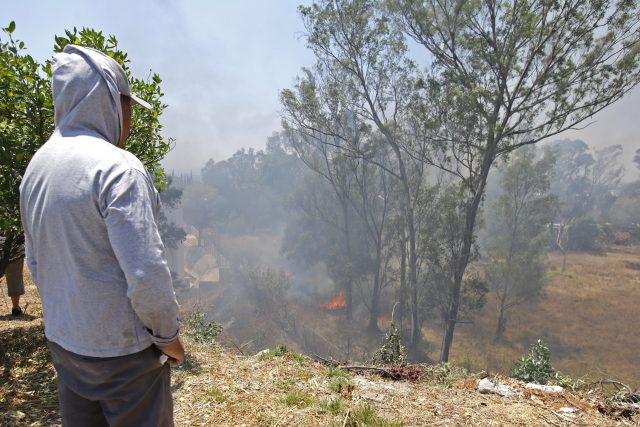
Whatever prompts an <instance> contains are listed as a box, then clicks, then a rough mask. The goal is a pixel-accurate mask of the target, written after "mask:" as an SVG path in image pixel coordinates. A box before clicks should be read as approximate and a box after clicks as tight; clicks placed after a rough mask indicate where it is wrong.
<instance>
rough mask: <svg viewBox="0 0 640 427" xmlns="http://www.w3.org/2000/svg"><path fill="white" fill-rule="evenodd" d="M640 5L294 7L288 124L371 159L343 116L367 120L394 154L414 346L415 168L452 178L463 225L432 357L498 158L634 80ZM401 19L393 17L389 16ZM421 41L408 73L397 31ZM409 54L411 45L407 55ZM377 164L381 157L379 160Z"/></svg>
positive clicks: (454, 310) (449, 329)
mask: <svg viewBox="0 0 640 427" xmlns="http://www.w3.org/2000/svg"><path fill="white" fill-rule="evenodd" d="M638 8H639V6H638V4H637V2H615V3H614V2H613V1H604V2H582V1H579V0H572V1H569V2H563V3H557V2H556V3H554V2H551V3H550V2H537V1H534V2H524V3H522V2H512V1H501V2H485V1H479V2H440V1H427V2H415V1H411V0H389V1H386V2H381V1H375V0H341V1H329V0H321V1H317V2H315V3H313V4H312V5H311V6H308V7H302V8H300V12H301V15H302V19H303V22H304V24H305V29H306V36H307V42H308V44H309V48H310V49H311V50H312V51H313V52H314V54H315V55H316V58H317V63H316V65H315V67H314V68H313V69H310V70H304V72H303V77H302V78H301V79H300V81H299V82H298V85H297V86H296V88H295V89H294V90H285V91H283V92H282V102H283V105H284V107H285V121H286V123H287V124H289V125H290V126H291V127H292V128H295V129H297V130H298V131H299V132H301V133H306V134H308V135H315V134H317V133H320V134H323V135H324V136H327V137H329V139H328V141H327V143H329V144H333V145H334V146H336V147H339V148H340V149H341V150H344V151H345V152H346V153H347V155H349V156H360V157H362V158H364V159H367V161H370V162H372V163H374V164H376V161H375V159H372V158H371V157H370V156H369V153H368V151H367V148H368V146H367V145H364V146H355V145H353V144H350V143H349V142H350V138H349V133H348V132H347V133H345V132H344V129H343V128H342V127H341V126H340V123H341V122H342V121H341V120H340V118H341V117H342V115H343V114H345V113H353V114H355V115H356V117H357V118H358V120H359V121H360V122H361V124H360V125H359V126H357V128H366V127H367V126H375V127H376V128H377V129H378V130H379V131H380V133H381V134H382V135H383V136H384V141H385V143H386V144H388V146H389V147H390V151H391V152H392V153H393V154H394V156H393V159H394V164H393V167H392V168H391V170H390V171H389V172H391V173H394V174H395V176H396V177H397V179H398V180H399V181H400V183H401V185H400V188H401V191H400V195H401V197H399V202H400V203H399V207H400V211H401V212H402V218H403V221H404V224H403V225H404V227H406V230H405V231H406V236H407V242H408V257H407V260H408V263H407V264H408V272H409V284H410V286H409V287H410V292H409V293H410V295H411V299H412V303H411V306H412V307H411V311H412V334H411V344H412V346H413V345H415V344H416V343H417V339H418V337H419V332H418V330H419V328H418V326H419V322H418V314H417V305H418V270H419V268H418V258H419V256H418V253H419V252H418V246H417V240H418V231H417V229H416V227H417V221H416V215H415V212H416V209H419V207H418V206H417V203H416V201H417V197H418V195H419V194H420V190H417V189H416V185H420V183H422V182H423V180H422V178H416V177H415V176H413V175H412V172H413V171H416V170H424V167H422V168H421V167H415V168H413V167H411V168H410V167H409V166H408V165H409V164H411V163H413V162H416V163H418V164H422V165H431V166H435V167H437V168H439V169H441V170H443V171H446V172H447V173H449V174H451V176H452V177H453V178H454V179H456V180H458V182H459V183H460V185H461V187H460V193H461V194H462V200H463V202H462V206H463V212H462V214H461V217H462V218H464V227H463V229H462V233H461V240H460V242H461V246H460V249H459V250H458V251H457V255H456V259H455V260H454V261H453V262H452V265H453V267H454V271H453V277H454V280H453V285H452V286H451V287H450V289H449V292H450V295H449V301H450V306H449V309H448V314H447V316H446V318H447V319H448V320H447V325H446V328H445V337H444V340H443V346H442V351H441V355H440V360H441V361H447V360H448V358H449V350H450V348H451V344H452V342H453V334H454V330H455V326H456V323H457V321H458V320H459V316H458V314H459V309H460V303H461V292H462V285H463V278H464V275H465V271H466V268H467V266H468V264H469V262H470V261H471V260H472V259H473V247H474V240H475V232H476V230H477V226H478V224H477V217H478V213H479V212H480V208H481V204H482V200H483V198H484V191H485V187H486V182H487V177H488V175H489V172H490V170H491V168H492V166H493V163H494V162H495V160H496V159H497V158H498V157H500V156H502V155H505V154H507V153H509V152H511V151H513V150H515V149H517V148H519V147H522V146H525V145H528V144H534V143H537V142H539V141H542V140H543V139H545V138H549V137H551V136H554V135H557V134H559V133H561V132H563V131H565V130H567V129H570V128H572V127H575V126H576V125H578V124H580V123H582V122H583V121H584V120H587V119H588V118H590V117H591V116H592V115H593V114H595V113H597V112H598V111H600V110H601V109H603V108H605V107H606V106H608V105H610V104H611V103H613V102H615V101H617V100H618V99H620V98H621V97H622V96H623V95H624V94H625V93H627V92H628V91H629V90H631V89H632V88H633V87H634V86H635V85H636V84H637V83H638V81H639V79H640V67H639V63H638V58H639V56H640V43H639V41H638V26H639V20H640V18H639V17H640V13H638ZM395 24H397V26H396V25H395ZM406 37H410V38H412V39H413V40H414V41H415V42H416V43H417V44H418V45H419V46H421V47H423V48H424V49H425V50H424V52H425V56H424V57H422V58H421V61H420V62H421V63H424V64H427V66H426V67H425V70H424V71H423V72H418V71H417V70H416V67H415V66H414V64H415V62H417V61H411V60H409V59H407V57H408V55H409V53H408V51H407V49H406V43H405V38H406ZM413 52H415V50H414V51H412V52H411V53H413ZM378 166H379V167H383V165H378Z"/></svg>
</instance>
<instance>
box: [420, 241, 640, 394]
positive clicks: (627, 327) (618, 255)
mask: <svg viewBox="0 0 640 427" xmlns="http://www.w3.org/2000/svg"><path fill="white" fill-rule="evenodd" d="M639 257H640V247H616V248H613V250H611V251H610V252H608V253H606V254H604V255H594V254H584V253H572V254H569V256H568V259H567V271H565V272H562V271H561V270H560V267H561V265H562V258H561V256H560V255H559V254H551V256H550V264H551V267H552V268H551V271H550V273H549V279H550V282H549V285H548V287H547V288H546V297H545V298H543V299H542V300H541V301H540V302H538V303H536V304H532V305H530V306H523V307H521V308H519V309H516V310H514V313H513V314H511V317H510V319H509V323H508V325H507V333H506V339H507V340H506V342H504V343H500V344H494V343H493V342H492V337H493V333H494V331H495V326H496V321H497V310H496V304H495V300H493V299H492V298H489V300H488V303H487V306H486V307H485V310H484V312H483V313H482V315H480V316H478V318H477V319H476V322H475V324H474V325H461V326H460V327H459V328H458V329H456V336H455V339H454V344H453V348H452V361H453V362H454V363H455V364H459V365H463V366H467V367H469V368H471V369H486V368H488V369H491V370H492V371H497V372H502V373H508V372H509V370H510V369H511V367H512V366H513V363H514V361H515V360H516V359H517V358H518V357H520V356H521V355H523V354H524V353H525V352H526V350H527V348H528V346H529V345H530V344H532V343H533V342H535V340H536V339H538V338H542V339H544V340H545V341H546V342H547V343H548V344H549V346H550V348H551V355H552V362H553V364H554V367H555V368H556V369H558V370H560V371H562V372H563V373H565V374H568V375H570V376H572V377H574V378H578V377H583V376H584V377H586V378H589V379H590V380H597V379H603V378H609V379H618V380H620V381H622V382H624V383H627V384H629V385H630V386H632V387H634V388H639V387H640V370H639V369H638V362H639V361H640V358H639V357H638V354H639V352H640V334H638V332H637V330H638V329H637V328H638V327H637V321H638V305H640V270H636V269H633V268H630V267H633V263H637V262H638V258H639ZM427 334H428V336H429V338H430V340H431V342H439V340H440V331H439V330H428V331H427ZM586 378H585V379H586Z"/></svg>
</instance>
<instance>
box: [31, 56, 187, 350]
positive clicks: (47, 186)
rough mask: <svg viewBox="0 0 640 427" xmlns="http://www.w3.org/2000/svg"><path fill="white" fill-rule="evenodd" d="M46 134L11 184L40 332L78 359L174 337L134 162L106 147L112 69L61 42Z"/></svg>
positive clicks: (122, 86)
mask: <svg viewBox="0 0 640 427" xmlns="http://www.w3.org/2000/svg"><path fill="white" fill-rule="evenodd" d="M51 69H52V74H53V77H52V89H53V99H54V106H55V131H54V133H53V135H52V136H51V138H50V139H49V140H48V141H47V142H46V143H45V144H44V145H43V146H42V147H41V148H40V149H39V150H38V151H37V152H36V154H35V155H34V156H33V159H32V160H31V162H30V163H29V166H28V167H27V170H26V172H25V175H24V177H23V179H22V184H21V186H20V210H21V216H22V224H23V226H24V230H25V249H26V256H27V264H28V266H29V269H30V270H31V274H32V277H33V280H34V282H35V283H36V285H37V287H38V290H39V291H40V297H41V299H42V310H43V316H44V324H45V334H46V336H47V338H48V339H49V340H51V341H53V342H55V343H57V344H58V345H60V346H62V347H63V348H64V349H66V350H68V351H71V352H73V353H77V354H80V355H85V356H93V357H113V356H123V355H126V354H131V353H135V352H137V351H140V350H143V349H145V348H147V347H148V346H150V345H151V344H152V343H155V344H166V343H170V342H172V341H173V340H175V338H176V337H177V335H178V305H177V302H176V298H175V294H174V291H173V287H172V282H171V275H170V273H169V269H168V267H167V263H166V260H165V257H164V246H163V244H162V241H161V239H160V235H159V233H158V227H157V225H156V219H157V214H158V209H159V206H160V199H159V196H158V193H157V191H156V190H155V188H154V187H153V182H152V179H151V177H150V176H149V174H148V172H147V171H146V169H145V168H144V166H143V165H142V163H141V162H140V161H139V160H138V159H137V158H136V157H135V156H133V155H132V154H131V153H128V152H126V151H124V150H121V149H119V148H118V147H117V146H116V145H117V143H118V141H119V140H120V134H121V132H122V111H121V107H120V94H121V93H122V94H129V93H130V92H129V87H128V83H127V80H126V76H125V74H124V71H123V70H122V68H121V67H120V66H119V65H118V64H117V63H116V62H115V61H114V60H113V59H111V58H109V57H107V56H106V55H103V54H102V53H100V52H98V51H95V50H93V49H87V48H82V47H78V46H72V45H69V46H66V47H65V49H64V51H63V52H62V53H59V54H57V55H55V57H54V60H53V64H52V67H51Z"/></svg>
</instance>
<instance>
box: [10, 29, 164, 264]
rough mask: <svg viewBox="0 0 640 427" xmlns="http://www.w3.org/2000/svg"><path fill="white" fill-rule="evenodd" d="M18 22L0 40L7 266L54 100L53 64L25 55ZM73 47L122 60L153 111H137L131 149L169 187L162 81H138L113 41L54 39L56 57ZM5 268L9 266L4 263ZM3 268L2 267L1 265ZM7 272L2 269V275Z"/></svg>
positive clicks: (86, 34) (76, 35) (82, 35)
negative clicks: (29, 172) (22, 196)
mask: <svg viewBox="0 0 640 427" xmlns="http://www.w3.org/2000/svg"><path fill="white" fill-rule="evenodd" d="M15 28H16V25H15V23H14V22H11V23H10V24H9V26H7V27H6V28H4V29H3V31H2V32H3V34H2V35H0V200H2V204H1V205H0V230H1V234H3V235H5V236H6V237H7V239H6V240H5V241H4V244H3V250H2V253H3V257H2V258H3V260H6V259H8V257H11V256H13V255H14V254H15V253H16V251H17V250H18V248H19V246H20V243H21V241H22V226H21V224H20V209H19V186H20V180H21V177H22V174H23V173H24V170H25V169H26V166H27V164H28V163H29V161H30V160H31V157H32V156H33V154H34V153H35V152H36V150H37V149H38V148H39V147H40V146H41V145H42V144H44V143H45V142H46V140H47V139H48V138H49V136H50V135H51V133H52V131H53V126H54V124H53V100H52V95H51V85H50V81H49V77H50V75H51V71H50V62H49V61H47V62H44V63H39V62H38V61H37V60H36V59H34V58H33V57H31V56H30V55H28V54H27V53H26V47H25V45H24V43H23V42H21V41H19V40H16V39H14V37H13V33H14V30H15ZM68 43H74V44H79V45H82V46H88V47H92V48H95V49H98V50H101V51H103V52H105V53H106V54H108V55H109V56H111V57H113V58H114V59H115V60H117V61H118V62H119V63H120V64H121V65H122V66H123V68H124V69H125V71H126V73H127V76H128V77H129V81H130V85H131V90H132V91H133V92H134V93H136V94H138V95H139V96H141V97H142V98H144V99H145V100H147V101H148V102H149V103H150V104H151V105H152V106H153V110H152V111H147V110H145V109H142V108H134V109H133V118H132V130H131V135H130V137H129V139H128V140H127V149H128V150H129V151H131V152H132V153H133V154H135V155H136V156H137V157H138V158H140V160H141V161H142V162H143V163H144V164H145V166H146V167H147V168H148V169H149V170H150V171H151V173H152V174H153V175H154V177H155V180H156V185H157V186H158V187H159V188H162V187H163V186H164V185H165V183H166V180H165V176H164V171H163V170H162V168H161V167H160V160H161V159H162V158H163V157H164V156H165V155H166V154H167V152H168V151H169V149H170V148H171V144H172V143H173V140H171V139H168V140H167V139H165V138H164V137H163V136H162V135H161V133H160V132H161V130H162V125H161V124H160V121H159V118H160V116H161V115H162V112H163V111H164V109H165V107H166V105H165V104H163V103H162V96H163V93H162V91H161V89H160V83H161V82H162V80H161V79H160V77H159V76H158V75H157V74H153V73H150V76H151V77H150V78H149V79H148V80H143V79H140V78H137V77H135V76H133V75H132V74H131V71H130V69H129V67H128V64H129V62H130V61H129V59H128V57H127V54H126V52H124V51H122V50H120V48H119V46H118V42H117V40H116V38H115V37H114V36H108V37H105V36H104V35H103V34H102V32H100V31H96V30H93V29H88V28H83V29H82V30H80V31H78V30H77V29H75V28H74V29H73V31H65V35H64V36H56V37H55V47H54V51H55V52H60V51H61V50H62V49H63V48H64V46H65V45H67V44H68ZM3 262H4V261H3ZM0 267H3V263H2V262H0ZM2 270H4V268H0V271H2Z"/></svg>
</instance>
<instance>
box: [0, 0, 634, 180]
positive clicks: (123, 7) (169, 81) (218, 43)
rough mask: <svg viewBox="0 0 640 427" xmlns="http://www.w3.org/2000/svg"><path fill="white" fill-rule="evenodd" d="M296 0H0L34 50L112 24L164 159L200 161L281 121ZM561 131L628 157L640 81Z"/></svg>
mask: <svg viewBox="0 0 640 427" xmlns="http://www.w3.org/2000/svg"><path fill="white" fill-rule="evenodd" d="M300 3H308V1H304V0H262V1H260V0H253V1H250V0H211V1H177V0H176V1H170V0H137V1H122V0H111V1H86V0H82V1H80V0H71V1H56V2H54V1H36V0H19V1H16V0H0V6H1V7H0V25H1V26H2V27H5V26H6V25H8V23H9V22H10V21H11V20H15V21H16V25H17V27H16V31H15V33H14V35H15V37H16V38H18V39H20V40H23V41H24V42H25V44H26V46H27V47H28V49H29V50H28V51H29V53H30V54H31V55H33V56H34V57H36V58H37V59H39V60H44V59H46V58H48V57H49V56H51V52H52V48H53V37H54V34H62V33H63V32H64V29H67V28H72V27H74V26H76V27H78V28H80V27H91V28H95V29H99V30H102V31H103V32H104V33H105V34H114V35H115V36H116V37H117V39H118V41H119V44H120V46H121V48H122V49H123V50H125V51H127V52H128V53H129V58H130V59H131V60H132V66H131V68H132V70H133V71H134V73H135V74H136V75H138V76H145V75H147V74H148V70H149V69H153V70H154V71H155V72H157V73H158V74H160V76H161V77H162V79H163V85H162V88H163V91H164V93H165V98H164V99H165V103H167V104H168V105H169V107H168V108H167V110H166V111H165V114H164V116H163V117H162V122H163V124H164V125H165V130H164V131H165V135H166V136H171V137H173V138H175V139H176V142H177V143H176V147H175V149H174V150H173V151H172V152H171V153H169V155H168V156H167V158H166V159H165V160H164V162H163V164H164V165H165V166H166V167H167V169H168V170H169V171H171V169H178V170H188V169H194V170H199V169H200V168H201V167H202V166H203V165H204V164H205V162H206V161H207V159H209V158H213V159H215V160H216V161H218V160H222V159H225V158H227V157H229V156H230V155H231V154H233V153H234V152H235V151H236V150H237V149H239V148H241V147H257V148H260V147H264V144H265V142H266V139H267V137H268V136H269V135H271V133H273V132H274V131H276V130H278V129H279V128H280V119H279V115H278V112H279V109H280V106H279V101H278V94H279V91H280V90H282V89H284V88H287V87H291V86H292V85H293V83H294V82H295V78H296V76H297V75H298V74H299V71H300V68H301V67H303V66H309V65H311V64H312V63H313V55H312V54H311V53H310V52H309V51H308V50H307V49H306V47H305V42H304V40H303V39H302V38H301V32H302V30H303V27H302V22H301V20H300V17H299V15H298V13H297V6H298V5H299V4H300ZM561 137H570V138H581V139H584V140H585V141H586V142H587V143H589V144H590V145H597V146H605V145H611V144H623V145H624V147H625V156H626V157H627V158H628V159H631V158H632V157H633V152H634V151H635V150H636V149H637V148H640V88H636V89H635V90H634V91H633V92H632V93H630V94H629V95H628V96H627V98H625V99H623V100H622V101H620V102H619V103H618V104H616V105H614V106H612V107H610V108H609V109H608V110H605V111H604V112H602V113H601V114H600V115H599V116H598V117H596V118H595V123H594V124H592V125H590V126H589V127H588V128H587V129H585V130H582V131H579V132H571V133H568V134H567V135H566V136H561ZM625 164H626V165H627V168H628V169H630V170H628V175H633V176H634V177H635V175H636V171H635V170H633V169H632V168H633V166H631V163H630V160H629V161H627V162H626V163H625Z"/></svg>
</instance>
